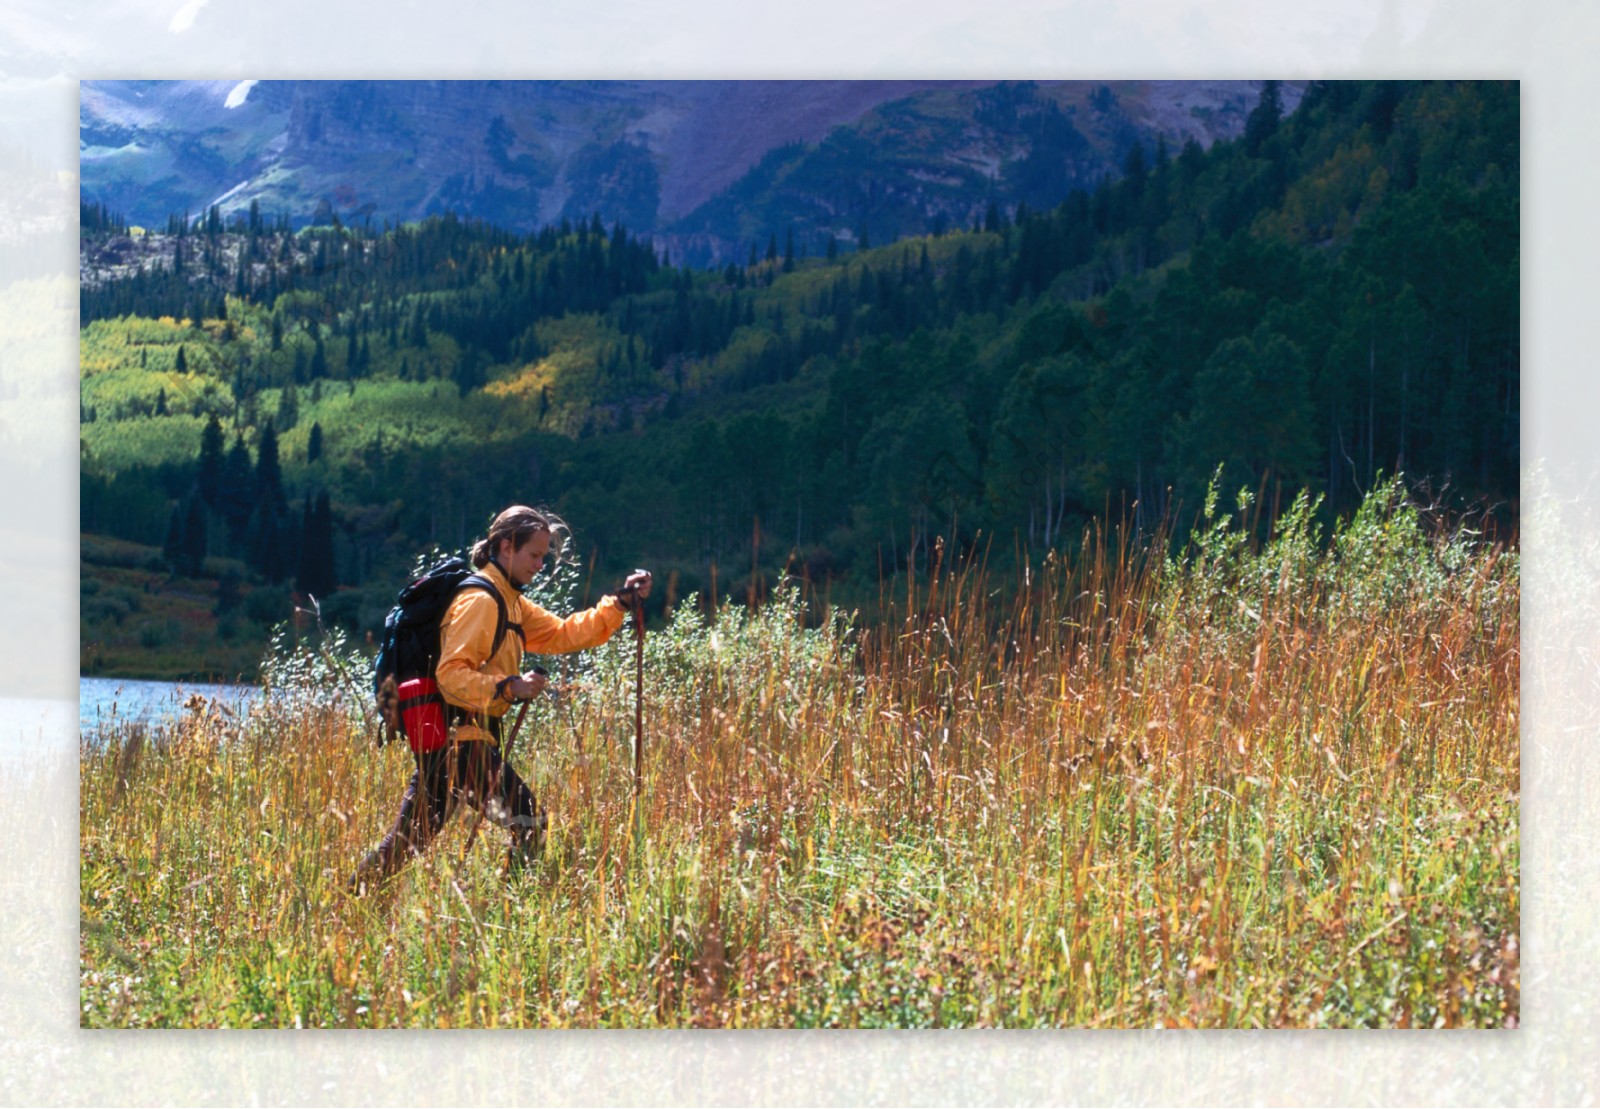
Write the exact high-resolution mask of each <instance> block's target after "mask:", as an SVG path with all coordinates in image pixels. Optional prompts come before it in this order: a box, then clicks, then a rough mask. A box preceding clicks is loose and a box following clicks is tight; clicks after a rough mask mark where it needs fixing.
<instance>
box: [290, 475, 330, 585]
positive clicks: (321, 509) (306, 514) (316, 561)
mask: <svg viewBox="0 0 1600 1109" xmlns="http://www.w3.org/2000/svg"><path fill="white" fill-rule="evenodd" d="M301 520H302V521H303V522H302V524H301V541H300V572H299V573H298V574H297V575H296V577H295V588H296V589H298V590H300V592H302V593H309V594H311V595H312V596H314V597H316V598H318V599H322V598H324V597H327V596H328V595H329V594H331V593H332V592H333V591H334V589H335V588H337V586H338V580H337V577H336V574H335V571H334V558H333V513H332V510H331V509H330V507H329V504H328V493H327V490H323V491H322V492H320V493H318V494H317V500H316V505H315V507H313V506H312V502H311V497H310V496H309V495H307V497H306V503H305V509H304V511H303V513H302V514H301Z"/></svg>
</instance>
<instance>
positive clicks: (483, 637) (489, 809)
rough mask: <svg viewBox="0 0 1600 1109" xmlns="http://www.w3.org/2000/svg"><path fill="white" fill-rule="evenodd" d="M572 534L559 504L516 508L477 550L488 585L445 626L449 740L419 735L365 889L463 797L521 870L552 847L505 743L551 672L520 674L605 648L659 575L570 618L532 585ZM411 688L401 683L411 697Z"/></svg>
mask: <svg viewBox="0 0 1600 1109" xmlns="http://www.w3.org/2000/svg"><path fill="white" fill-rule="evenodd" d="M566 530H567V528H566V525H565V523H563V522H562V520H561V519H560V518H559V517H558V516H556V515H555V514H554V513H552V512H549V511H548V510H542V509H535V508H529V507H527V506H526V505H513V506H512V507H510V508H508V509H506V510H505V511H504V512H502V513H500V515H498V516H496V517H495V519H494V522H493V524H491V525H490V527H489V534H488V535H487V536H485V537H484V538H483V539H481V540H479V541H478V542H477V543H476V544H475V545H474V546H473V548H472V564H473V565H474V566H475V567H477V568H478V573H479V575H481V577H482V578H486V579H488V580H487V583H483V582H479V583H478V587H476V588H463V589H461V590H460V591H459V592H458V593H457V594H456V595H455V598H454V600H452V601H451V602H450V605H449V608H448V609H446V611H445V614H444V616H443V617H442V619H441V620H440V622H439V662H438V665H437V666H436V667H435V670H434V677H435V679H436V680H437V683H438V693H439V694H441V695H442V697H443V702H444V721H445V722H446V724H447V726H448V739H447V740H443V736H441V739H442V740H443V741H442V742H441V744H440V745H439V746H437V748H436V749H434V750H425V749H419V745H418V743H417V740H416V737H415V736H413V737H412V753H413V755H414V756H415V758H416V763H417V769H416V772H415V773H414V774H412V775H411V782H410V784H409V785H407V786H406V792H405V796H404V797H403V798H402V799H401V802H400V813H399V815H398V816H397V817H396V818H395V822H394V827H393V828H391V829H390V831H389V834H388V835H387V836H385V837H384V839H383V842H382V843H380V844H379V845H378V846H377V847H376V848H374V849H373V850H371V851H369V852H367V854H366V856H365V857H364V858H363V859H362V860H361V863H360V865H359V867H358V868H357V871H356V874H355V877H354V878H353V879H352V882H351V885H352V887H353V888H354V889H355V890H357V892H360V891H363V890H365V889H366V887H367V886H368V885H371V884H373V883H375V882H377V881H381V880H382V879H383V878H386V877H388V876H390V875H392V874H394V873H395V872H396V871H398V870H399V869H400V868H401V867H403V866H404V865H405V864H406V862H407V861H409V859H410V858H411V856H413V855H420V854H421V853H422V852H423V851H425V850H427V847H428V844H429V842H430V841H431V840H432V839H433V837H434V836H436V835H438V833H439V830H440V828H442V827H443V826H444V822H445V819H446V818H447V817H448V816H449V814H450V812H451V810H452V809H453V807H454V804H455V803H456V802H457V801H466V802H467V803H469V804H471V805H472V806H473V807H474V808H476V809H478V810H480V811H481V812H482V813H483V815H484V816H486V817H488V818H489V819H490V820H491V821H493V822H494V823H496V824H498V825H500V826H501V827H504V828H506V829H507V830H508V831H509V832H510V833H511V847H510V851H509V854H508V860H507V861H508V866H509V868H510V869H511V871H513V872H515V871H517V870H519V869H520V868H521V866H522V864H523V863H524V862H526V861H527V860H528V859H530V858H532V857H533V856H536V855H537V854H538V853H539V852H540V851H541V850H542V849H543V847H544V833H545V826H546V815H545V813H544V812H543V811H542V810H541V809H540V808H539V806H538V804H537V802H536V801H535V800H534V796H533V793H532V792H531V791H530V790H529V789H528V787H527V784H526V783H524V782H523V780H522V778H521V777H520V776H519V775H518V774H517V772H516V771H515V770H514V769H512V767H511V766H510V764H508V763H507V762H505V760H504V759H503V758H502V756H501V751H500V740H501V724H502V721H503V720H504V717H505V714H506V712H507V711H508V710H509V709H510V708H511V707H512V706H513V705H514V704H517V703H519V702H522V701H527V700H531V699H532V698H534V697H536V696H538V695H539V693H540V692H541V691H542V690H543V689H544V687H545V677H544V675H543V673H528V674H523V673H521V668H522V656H523V654H524V652H527V653H530V654H540V655H550V654H565V653H568V652H571V651H581V650H583V649H584V648H586V647H596V646H599V645H600V644H601V643H604V642H605V641H606V640H608V639H610V638H611V637H612V635H614V634H616V631H617V629H618V628H620V627H622V620H623V614H624V613H625V612H628V611H630V610H631V609H632V608H633V607H634V606H636V605H638V604H640V603H641V602H642V601H643V600H644V599H645V598H646V597H648V596H649V595H650V575H649V574H648V573H646V572H645V571H643V570H636V571H634V572H633V573H632V574H629V575H628V577H627V579H626V580H625V581H624V582H623V585H622V588H621V589H620V590H618V591H617V592H616V593H612V594H607V595H606V596H604V597H602V598H601V599H600V603H599V604H597V605H595V606H594V607H593V608H591V609H588V610H587V611H585V612H579V613H575V614H574V615H572V616H568V617H566V618H565V619H562V618H561V617H558V616H555V615H553V614H551V613H549V612H546V611H545V610H544V609H542V608H540V607H539V606H538V605H536V604H534V603H533V602H532V601H529V600H528V599H527V598H526V597H524V596H523V595H522V590H523V588H525V587H526V586H527V584H528V583H529V582H530V581H532V580H533V576H534V575H535V574H537V573H538V572H539V571H540V570H541V569H542V568H543V567H544V563H545V559H546V558H547V557H548V556H549V554H550V550H551V544H552V543H555V542H558V541H559V538H560V537H561V536H563V535H564V534H565V532H566ZM486 585H492V586H493V589H494V592H493V593H491V592H490V591H489V590H488V588H486ZM502 604H503V606H504V607H503V609H502V607H501V606H502ZM502 611H503V613H504V623H503V624H502V623H501V619H502V616H501V614H502ZM502 627H503V628H504V632H503V633H502V637H501V638H500V639H499V640H498V641H497V639H496V635H497V632H500V630H501V628H502ZM407 684H410V683H407ZM405 695H406V692H405V688H404V686H402V687H401V691H400V696H402V697H404V696H405Z"/></svg>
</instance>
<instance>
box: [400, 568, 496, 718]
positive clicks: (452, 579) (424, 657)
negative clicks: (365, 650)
mask: <svg viewBox="0 0 1600 1109" xmlns="http://www.w3.org/2000/svg"><path fill="white" fill-rule="evenodd" d="M463 589H482V590H484V591H486V592H487V593H488V594H489V596H491V597H493V598H494V603H495V608H496V610H497V612H496V616H495V626H494V647H493V648H492V650H493V651H498V650H499V649H500V644H501V643H502V642H503V641H504V640H505V636H506V629H507V628H508V626H509V624H508V621H507V616H506V602H505V598H504V597H502V596H501V595H500V590H498V589H497V588H495V584H494V582H492V581H490V580H489V579H488V578H487V577H485V576H484V575H483V574H480V573H478V572H477V571H476V570H474V569H473V568H472V565H471V564H470V563H468V562H466V561H465V560H463V559H460V558H450V559H446V560H445V561H443V562H441V563H439V564H438V565H436V566H434V567H433V568H432V569H430V570H428V571H427V572H426V573H424V574H423V575H422V576H421V577H420V578H418V579H417V580H416V581H413V582H412V583H411V584H409V585H407V586H406V587H405V588H404V589H402V590H401V591H400V594H399V596H398V597H397V598H396V599H395V606H394V607H393V608H391V609H390V610H389V615H388V616H387V617H385V619H384V621H383V644H382V645H381V646H380V647H379V648H378V660H377V665H376V666H375V667H374V670H373V676H372V689H373V693H374V695H375V696H376V698H377V702H378V711H379V714H380V715H381V716H382V717H383V719H384V722H385V723H386V724H387V725H388V727H386V728H383V729H381V730H380V731H379V733H378V734H379V739H378V742H379V743H380V744H383V743H387V742H388V741H389V739H390V738H391V737H392V734H393V732H394V731H400V732H401V733H406V732H407V729H406V725H405V716H404V714H403V713H402V712H401V711H400V709H401V708H402V707H408V706H401V705H400V704H399V703H398V700H399V699H398V695H397V693H396V690H397V689H398V688H399V687H400V686H401V685H402V684H404V683H405V682H407V681H409V680H410V679H412V678H431V677H433V669H434V667H435V666H437V665H438V664H439V621H440V620H442V619H443V618H444V614H445V612H446V611H448V610H449V608H450V602H451V601H453V600H455V597H456V594H458V593H460V592H461V590H463ZM434 697H437V698H438V700H439V702H440V703H441V704H443V698H442V697H439V696H438V695H437V694H435V695H434ZM408 738H410V739H411V740H412V744H413V746H415V744H416V739H417V737H415V736H408Z"/></svg>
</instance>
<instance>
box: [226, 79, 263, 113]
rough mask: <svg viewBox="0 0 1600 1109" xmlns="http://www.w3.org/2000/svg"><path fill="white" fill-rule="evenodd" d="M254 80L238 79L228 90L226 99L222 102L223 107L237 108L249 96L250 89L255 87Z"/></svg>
mask: <svg viewBox="0 0 1600 1109" xmlns="http://www.w3.org/2000/svg"><path fill="white" fill-rule="evenodd" d="M256 84H257V82H255V81H240V82H239V83H238V84H237V85H235V86H233V88H232V89H230V90H229V92H228V99H226V100H224V101H223V102H222V106H223V107H224V108H237V107H238V106H239V105H240V104H243V103H244V102H245V99H246V98H247V97H249V95H250V90H251V89H253V88H255V87H256Z"/></svg>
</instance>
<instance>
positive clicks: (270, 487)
mask: <svg viewBox="0 0 1600 1109" xmlns="http://www.w3.org/2000/svg"><path fill="white" fill-rule="evenodd" d="M255 487H256V499H257V500H258V501H259V502H260V503H262V504H265V505H269V506H270V507H271V508H272V510H273V512H274V513H283V512H285V511H287V509H288V503H289V502H288V500H287V498H286V497H285V496H284V492H283V471H282V469H281V468H280V466H279V463H278V434H277V432H275V431H273V430H272V425H271V424H268V425H267V426H266V427H263V428H262V429H261V442H260V443H258V444H257V445H256V483H255Z"/></svg>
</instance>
